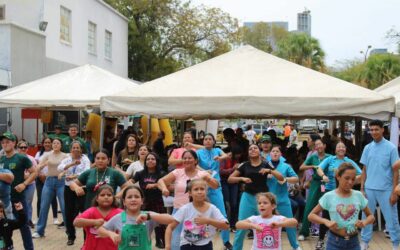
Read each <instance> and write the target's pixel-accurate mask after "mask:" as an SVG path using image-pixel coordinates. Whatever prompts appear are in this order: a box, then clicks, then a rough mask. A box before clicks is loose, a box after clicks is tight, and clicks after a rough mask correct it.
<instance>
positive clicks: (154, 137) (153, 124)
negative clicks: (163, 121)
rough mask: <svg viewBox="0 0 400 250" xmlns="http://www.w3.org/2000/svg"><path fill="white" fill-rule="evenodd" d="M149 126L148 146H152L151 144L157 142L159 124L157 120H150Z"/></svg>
mask: <svg viewBox="0 0 400 250" xmlns="http://www.w3.org/2000/svg"><path fill="white" fill-rule="evenodd" d="M150 126H151V137H150V145H153V143H154V142H155V141H156V140H157V137H158V133H160V124H159V123H158V119H157V118H151V119H150Z"/></svg>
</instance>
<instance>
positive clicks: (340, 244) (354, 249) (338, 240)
mask: <svg viewBox="0 0 400 250" xmlns="http://www.w3.org/2000/svg"><path fill="white" fill-rule="evenodd" d="M344 249H346V250H361V248H360V241H359V240H358V235H355V236H353V237H350V238H349V239H345V238H343V237H341V236H337V235H334V234H333V233H332V232H330V231H329V232H328V240H327V242H326V250H344Z"/></svg>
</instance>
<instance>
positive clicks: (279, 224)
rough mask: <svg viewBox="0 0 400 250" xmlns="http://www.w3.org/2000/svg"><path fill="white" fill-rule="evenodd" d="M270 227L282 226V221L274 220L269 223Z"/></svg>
mask: <svg viewBox="0 0 400 250" xmlns="http://www.w3.org/2000/svg"><path fill="white" fill-rule="evenodd" d="M270 226H271V227H272V228H277V227H282V223H281V222H279V221H274V222H272V223H271V224H270Z"/></svg>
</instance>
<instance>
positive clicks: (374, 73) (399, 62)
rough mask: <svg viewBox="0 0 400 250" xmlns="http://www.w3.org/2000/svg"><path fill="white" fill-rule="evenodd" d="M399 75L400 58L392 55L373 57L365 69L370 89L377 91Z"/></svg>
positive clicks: (365, 77)
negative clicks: (376, 89)
mask: <svg viewBox="0 0 400 250" xmlns="http://www.w3.org/2000/svg"><path fill="white" fill-rule="evenodd" d="M399 75H400V57H399V56H396V55H392V54H377V55H372V56H370V57H369V58H368V61H367V63H366V65H365V68H364V79H365V82H366V83H367V87H368V88H370V89H375V88H377V87H379V86H381V85H382V84H384V83H386V82H389V81H390V80H392V79H394V78H396V77H398V76H399Z"/></svg>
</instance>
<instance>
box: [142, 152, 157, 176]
mask: <svg viewBox="0 0 400 250" xmlns="http://www.w3.org/2000/svg"><path fill="white" fill-rule="evenodd" d="M149 155H152V156H154V158H156V169H155V170H156V174H157V176H160V173H161V165H160V158H158V156H157V154H156V153H153V152H149V153H148V154H147V155H146V158H144V165H143V173H144V174H145V175H148V174H149V168H148V166H147V163H146V162H147V158H148V157H149Z"/></svg>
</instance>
